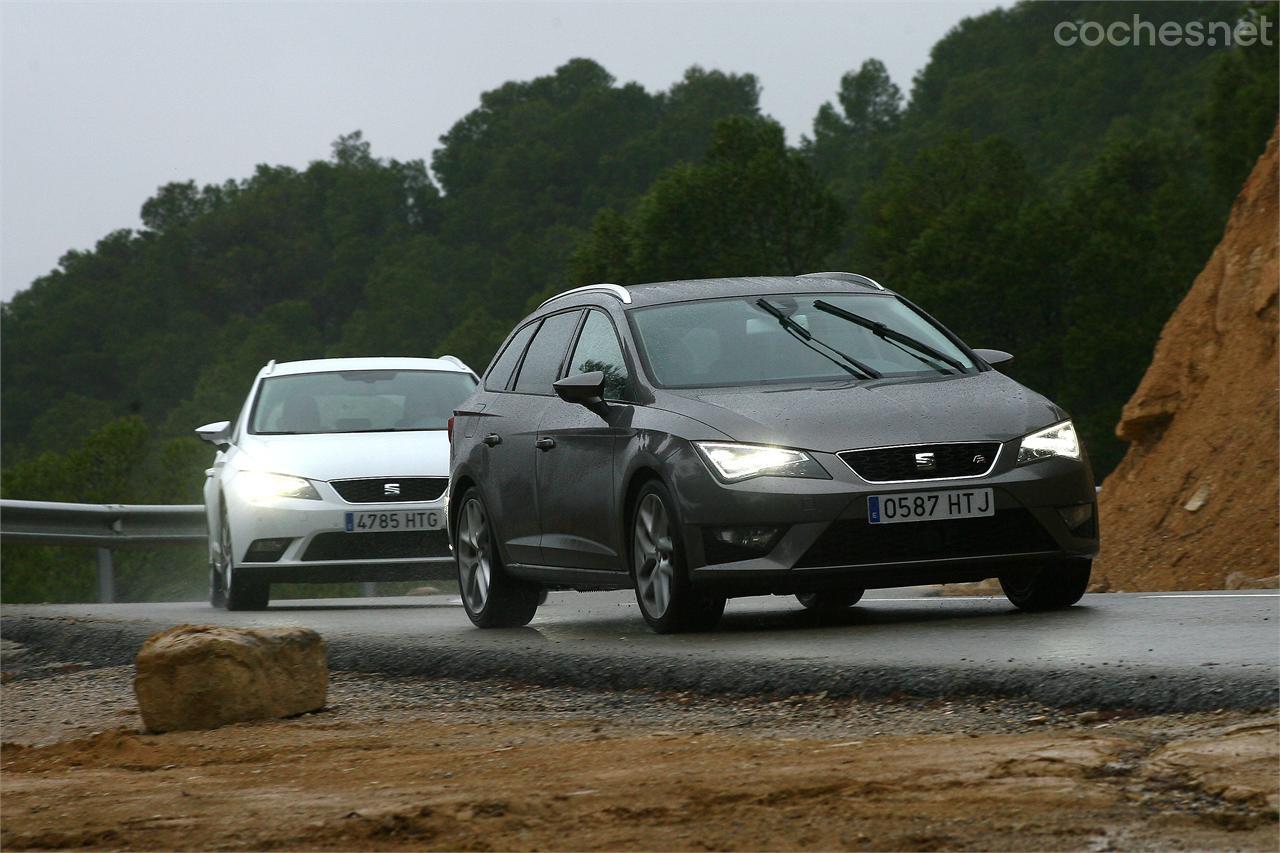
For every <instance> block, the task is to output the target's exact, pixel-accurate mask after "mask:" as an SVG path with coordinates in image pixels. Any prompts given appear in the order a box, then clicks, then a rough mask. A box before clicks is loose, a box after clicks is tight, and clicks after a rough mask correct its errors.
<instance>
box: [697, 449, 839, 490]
mask: <svg viewBox="0 0 1280 853" xmlns="http://www.w3.org/2000/svg"><path fill="white" fill-rule="evenodd" d="M693 446H694V447H696V448H698V452H699V453H700V454H702V458H703V459H705V460H706V462H707V465H708V467H710V468H711V470H712V472H713V473H714V474H715V475H716V476H717V477H719V478H720V479H721V480H724V481H725V482H726V483H736V482H738V481H740V480H747V479H750V478H751V477H809V478H813V479H821V480H830V479H831V475H830V474H828V473H827V469H825V468H823V467H822V466H821V465H820V464H819V463H818V460H816V459H814V458H813V457H812V456H810V455H809V454H808V453H805V452H804V451H803V450H791V449H789V448H786V447H771V446H769V445H767V444H726V443H724V442H720V441H695V442H693Z"/></svg>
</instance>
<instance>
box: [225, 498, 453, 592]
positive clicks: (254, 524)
mask: <svg viewBox="0 0 1280 853" xmlns="http://www.w3.org/2000/svg"><path fill="white" fill-rule="evenodd" d="M317 487H318V490H319V491H320V494H321V500H301V499H296V498H274V499H270V500H269V501H263V502H257V503H253V502H249V501H247V500H244V499H243V498H241V497H239V496H237V495H236V494H235V493H234V492H229V493H228V494H227V495H226V505H227V516H228V519H229V521H230V524H231V533H232V547H233V549H234V551H235V555H234V556H235V561H236V564H235V566H236V572H237V574H242V575H243V576H245V577H252V578H253V579H255V580H257V581H261V582H264V583H293V582H297V583H335V582H346V581H396V580H446V579H449V578H452V577H454V576H455V574H456V570H455V567H454V562H453V552H452V549H451V548H450V546H449V534H448V532H447V516H446V512H447V511H446V506H447V503H448V495H447V494H445V495H443V496H441V497H440V498H439V499H438V500H434V501H425V502H406V503H381V502H380V503H364V504H353V503H347V502H346V501H343V500H342V499H341V498H340V497H338V496H337V494H336V493H333V490H332V488H331V487H329V486H328V484H327V483H318V484H317ZM348 513H397V514H400V513H411V514H412V518H413V520H414V525H413V528H412V529H399V528H398V529H395V530H386V531H384V530H377V531H375V532H362V533H355V532H349V531H348V530H347V514H348ZM400 518H402V519H403V518H404V516H400ZM430 522H435V523H434V524H431V523H430ZM270 540H287V544H285V546H284V548H283V550H281V551H274V552H270V553H267V552H264V549H263V548H262V547H261V543H263V542H266V541H270Z"/></svg>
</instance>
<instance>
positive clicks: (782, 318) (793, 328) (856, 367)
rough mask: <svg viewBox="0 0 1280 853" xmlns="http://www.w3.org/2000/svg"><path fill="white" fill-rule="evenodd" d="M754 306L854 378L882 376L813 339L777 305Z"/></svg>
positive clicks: (759, 301)
mask: <svg viewBox="0 0 1280 853" xmlns="http://www.w3.org/2000/svg"><path fill="white" fill-rule="evenodd" d="M756 304H757V305H759V306H760V307H761V308H763V309H764V310H765V311H768V312H769V313H770V314H772V315H773V316H774V317H775V318H777V320H778V323H779V324H781V326H782V328H784V329H786V330H787V331H788V332H790V333H791V334H793V335H795V336H796V337H797V338H799V339H800V340H801V342H802V343H803V344H804V345H805V346H807V347H809V349H811V350H813V351H814V352H816V353H817V354H818V355H820V356H823V357H824V358H826V359H828V360H830V361H834V362H835V363H836V364H837V365H839V366H840V367H843V368H844V369H845V370H847V371H849V372H850V373H852V374H853V375H854V376H858V377H859V378H860V379H879V378H880V377H881V376H883V375H884V374H882V373H881V372H880V371H878V370H876V369H875V368H874V367H872V366H871V365H869V364H863V363H862V362H860V361H858V360H857V359H856V358H854V357H853V356H851V355H849V354H848V353H846V352H844V351H842V350H838V349H836V348H835V347H833V346H831V344H829V343H826V342H825V341H822V340H819V339H818V338H815V337H814V336H813V333H812V332H810V331H809V330H808V329H806V328H805V327H804V326H801V325H800V324H799V323H797V322H796V321H795V320H793V319H791V318H790V317H788V316H787V315H786V314H784V313H783V312H782V309H781V308H779V307H778V306H777V305H774V304H773V303H772V302H770V301H769V300H767V299H757V300H756ZM815 344H817V346H814V345H815ZM818 346H820V347H823V348H824V349H828V350H831V352H833V353H835V355H836V356H837V357H838V360H837V358H833V357H832V356H831V355H829V354H827V353H825V352H823V351H822V350H820V349H818V348H817V347H818ZM841 362H843V363H841ZM855 371H856V372H855Z"/></svg>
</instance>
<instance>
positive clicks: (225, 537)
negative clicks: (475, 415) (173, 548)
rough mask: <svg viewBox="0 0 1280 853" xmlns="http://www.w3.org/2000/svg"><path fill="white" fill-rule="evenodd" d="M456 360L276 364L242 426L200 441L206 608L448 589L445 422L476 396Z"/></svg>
mask: <svg viewBox="0 0 1280 853" xmlns="http://www.w3.org/2000/svg"><path fill="white" fill-rule="evenodd" d="M476 384H477V380H476V376H475V374H474V373H473V372H472V371H471V369H470V368H469V367H467V366H466V365H465V364H463V363H462V362H461V361H459V360H458V359H456V358H454V357H453V356H447V355H446V356H443V357H441V358H328V359H318V360H314V361H294V362H287V363H283V364H276V363H275V362H271V363H270V364H268V365H267V366H266V367H264V368H263V369H262V370H261V371H260V372H259V373H258V376H257V378H256V379H255V380H254V382H253V387H252V388H251V389H250V391H249V396H248V398H247V400H246V401H245V404H244V408H243V409H242V410H241V412H240V416H239V418H237V419H236V421H235V422H234V423H233V422H230V421H219V422H217V423H211V424H207V425H205V426H202V427H200V428H198V429H197V430H196V434H197V435H199V436H200V437H201V438H202V439H204V440H205V441H207V442H209V443H210V444H213V445H214V446H216V447H217V448H218V453H217V456H215V457H214V462H213V467H212V468H210V469H208V470H207V471H206V472H205V473H206V475H207V479H206V481H205V486H204V505H205V512H206V514H207V516H208V522H209V600H210V603H212V604H213V605H214V606H216V607H226V608H227V609H229V610H255V609H261V608H264V607H266V606H267V601H268V599H269V591H270V585H271V584H272V583H298V582H311V583H324V582H334V581H386V580H415V579H427V578H447V577H452V573H453V558H452V553H451V551H450V548H449V540H448V534H447V533H446V532H445V531H446V523H445V508H446V506H447V505H448V500H449V495H448V491H449V438H448V434H447V428H448V422H449V418H450V416H451V415H452V414H453V410H454V408H455V407H456V406H457V405H458V404H459V403H460V402H462V401H463V400H465V399H466V398H467V397H469V396H470V395H471V393H472V391H474V390H475V387H476Z"/></svg>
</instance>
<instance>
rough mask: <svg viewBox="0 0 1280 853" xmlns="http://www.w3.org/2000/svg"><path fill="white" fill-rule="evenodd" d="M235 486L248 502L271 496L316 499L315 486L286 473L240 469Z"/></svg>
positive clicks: (318, 496) (263, 499) (318, 498)
mask: <svg viewBox="0 0 1280 853" xmlns="http://www.w3.org/2000/svg"><path fill="white" fill-rule="evenodd" d="M235 487H236V489H237V490H239V492H240V493H241V494H242V495H244V497H245V500H247V501H249V502H250V503H260V502H262V501H266V500H270V499H271V498H303V499H305V500H311V501H318V500H320V493H319V492H317V491H316V487H315V486H313V485H311V483H310V482H308V481H307V480H304V479H302V478H301V477H290V476H289V475H287V474H268V473H267V472H265V471H241V472H240V473H239V474H236V478H235Z"/></svg>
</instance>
